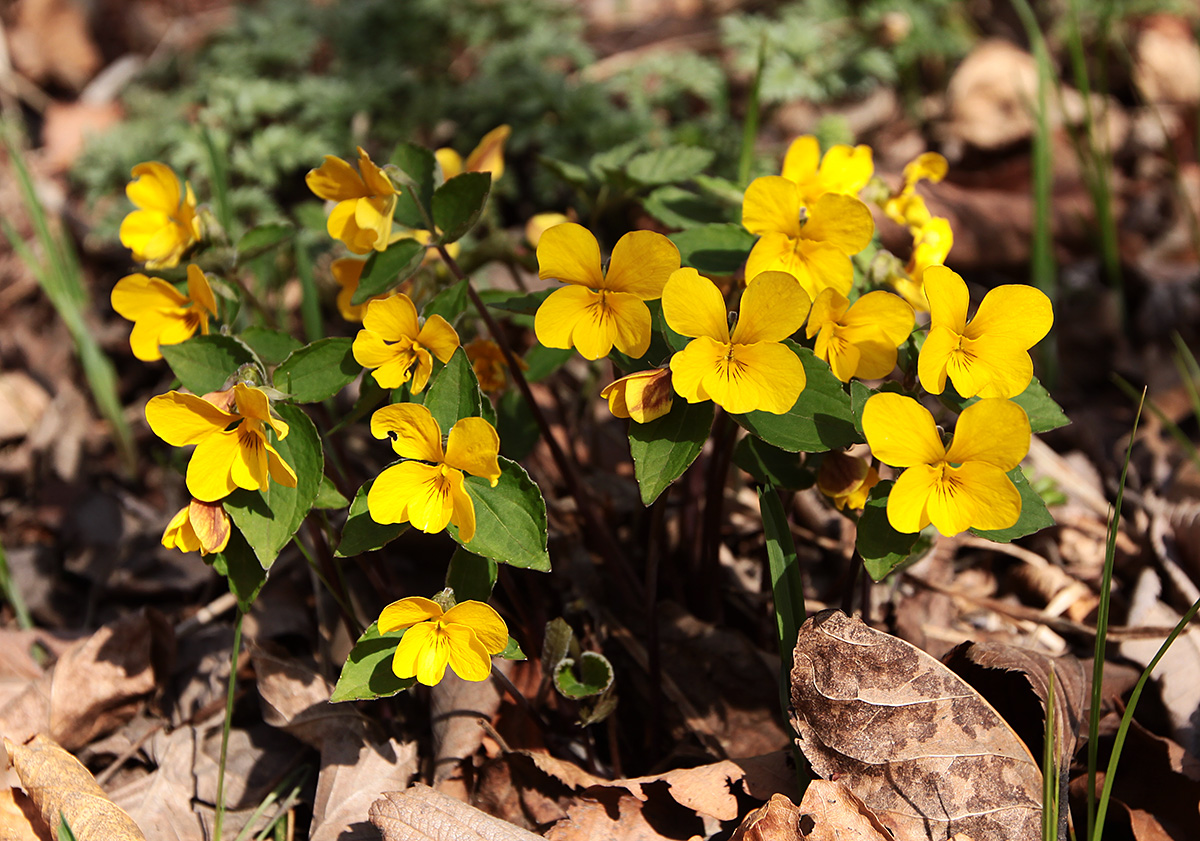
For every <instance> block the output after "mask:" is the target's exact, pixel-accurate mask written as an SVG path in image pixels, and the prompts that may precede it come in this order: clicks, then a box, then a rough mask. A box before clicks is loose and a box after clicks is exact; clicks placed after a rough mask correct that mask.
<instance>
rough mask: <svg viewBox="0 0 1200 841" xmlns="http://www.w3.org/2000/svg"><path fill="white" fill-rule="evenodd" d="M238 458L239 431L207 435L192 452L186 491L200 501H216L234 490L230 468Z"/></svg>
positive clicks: (239, 449)
mask: <svg viewBox="0 0 1200 841" xmlns="http://www.w3.org/2000/svg"><path fill="white" fill-rule="evenodd" d="M240 457H241V444H240V443H239V442H238V431H237V430H236V429H231V430H229V431H227V432H218V433H216V434H215V435H209V436H208V437H206V438H205V439H204V440H203V441H201V442H200V443H199V444H198V445H196V451H195V452H194V453H192V460H191V461H189V462H188V467H187V489H188V492H190V493H191V495H192V496H194V497H195V498H196V499H198V500H200V501H201V502H216V501H217V500H218V499H224V498H225V497H227V496H229V494H231V493H233V491H234V490H236V489H237V487H238V486H237V483H235V482H234V481H233V476H232V472H233V465H234V463H235V461H237V460H238V459H239V458H240Z"/></svg>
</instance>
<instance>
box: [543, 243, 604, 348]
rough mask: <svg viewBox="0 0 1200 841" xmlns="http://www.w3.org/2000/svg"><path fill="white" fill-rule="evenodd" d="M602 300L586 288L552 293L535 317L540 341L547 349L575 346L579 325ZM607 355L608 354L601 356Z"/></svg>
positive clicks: (567, 288)
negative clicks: (574, 339)
mask: <svg viewBox="0 0 1200 841" xmlns="http://www.w3.org/2000/svg"><path fill="white" fill-rule="evenodd" d="M559 227H562V226H559ZM551 230H554V228H551ZM599 298H600V296H599V294H598V293H595V292H592V291H591V290H590V289H587V288H584V287H582V286H566V287H563V288H562V289H556V290H555V291H554V292H552V293H550V296H549V297H548V298H546V300H544V301H542V305H541V306H540V307H538V310H537V314H536V315H534V319H533V331H534V333H535V334H536V335H537V340H538V341H539V342H540V343H541V344H543V345H545V346H546V347H552V348H564V349H565V348H571V347H574V344H573V343H572V339H571V337H572V334H574V332H575V325H576V324H578V323H579V322H581V321H583V320H585V319H586V318H588V309H589V308H590V307H591V306H592V305H593V304H595V303H596V302H597V301H598V300H599ZM607 353H608V351H605V352H604V353H603V354H601V356H604V355H606V354H607ZM597 358H598V357H597Z"/></svg>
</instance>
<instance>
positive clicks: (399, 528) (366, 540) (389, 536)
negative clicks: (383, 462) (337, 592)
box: [334, 479, 408, 558]
mask: <svg viewBox="0 0 1200 841" xmlns="http://www.w3.org/2000/svg"><path fill="white" fill-rule="evenodd" d="M374 482H375V480H374V479H368V480H367V481H366V482H363V486H362V487H361V488H359V489H358V493H356V494H355V495H354V501H353V502H351V503H350V513H349V514H348V515H347V516H346V525H344V526H342V539H341V540H340V541H338V547H337V551H336V552H334V554H335V555H336V556H337V557H339V558H353V557H354V556H355V555H361V554H362V553H363V552H374V551H375V550H376V549H382V548H383V547H384V546H386V545H388V544H389V543H391V542H392V541H393V540H395V539H396V538H397V537H399V536H400V535H402V534H404V532H405V531H407V530H408V523H388V524H387V525H383V524H381V523H377V522H375V520H374V519H372V518H371V512H370V511H369V510H368V509H367V493H368V492H369V491H370V490H371V485H372V484H374Z"/></svg>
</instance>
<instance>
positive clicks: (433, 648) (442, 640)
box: [401, 623, 450, 686]
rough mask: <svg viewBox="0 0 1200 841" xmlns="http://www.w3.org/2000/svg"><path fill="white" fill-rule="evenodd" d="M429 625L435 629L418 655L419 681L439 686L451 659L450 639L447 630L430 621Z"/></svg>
mask: <svg viewBox="0 0 1200 841" xmlns="http://www.w3.org/2000/svg"><path fill="white" fill-rule="evenodd" d="M416 627H417V628H424V627H426V626H424V625H417V626H416ZM428 627H431V628H433V629H434V630H433V632H432V633H431V634H430V635H429V639H428V642H426V644H425V647H424V648H422V649H421V652H420V654H419V655H418V656H417V682H418V683H423V684H425V685H426V686H437V685H438V684H439V683H441V682H442V678H443V677H445V675H446V663H447V662H449V660H450V639H449V637H448V636H447V634H446V632H445V630H444V629H443V628H441V627H440V626H439V625H437V624H436V623H430V625H429V626H428ZM405 636H408V633H405ZM401 642H403V640H401Z"/></svg>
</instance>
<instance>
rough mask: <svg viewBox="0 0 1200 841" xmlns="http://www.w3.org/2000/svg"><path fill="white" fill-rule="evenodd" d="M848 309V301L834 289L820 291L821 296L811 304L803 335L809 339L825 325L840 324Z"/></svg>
mask: <svg viewBox="0 0 1200 841" xmlns="http://www.w3.org/2000/svg"><path fill="white" fill-rule="evenodd" d="M864 297H865V296H864ZM849 307H850V300H849V299H848V298H847V297H846V296H845V295H843V294H842V293H840V292H838V291H837V290H836V289H822V290H821V294H820V295H818V296H817V297H816V299H815V300H814V301H813V303H812V312H810V313H809V314H808V328H807V329H806V330H805V334H806V335H807V336H808V338H810V339H811V338H812V337H813V336H815V335H817V334H818V333H820V332H821V329H822V328H823V327H824V326H825V325H826V324H827V323H833V324H838V323H840V322H841V319H842V316H843V315H844V314H845V312H846V310H847V309H849ZM820 355H821V354H820V353H818V354H817V356H820Z"/></svg>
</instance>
